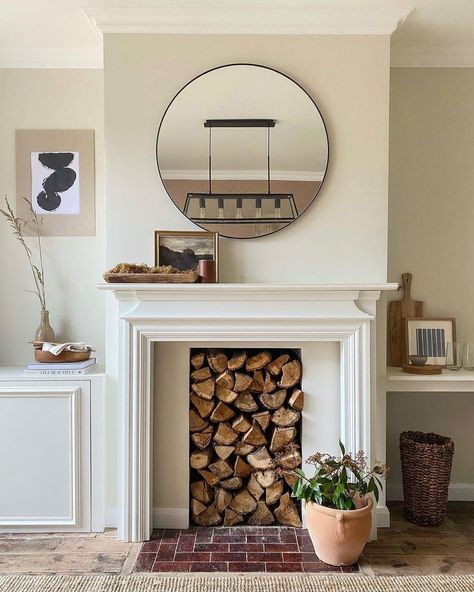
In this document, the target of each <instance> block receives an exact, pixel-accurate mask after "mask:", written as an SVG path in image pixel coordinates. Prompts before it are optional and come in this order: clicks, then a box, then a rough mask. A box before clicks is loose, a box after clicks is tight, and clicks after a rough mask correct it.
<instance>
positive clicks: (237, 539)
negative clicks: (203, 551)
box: [212, 534, 256, 543]
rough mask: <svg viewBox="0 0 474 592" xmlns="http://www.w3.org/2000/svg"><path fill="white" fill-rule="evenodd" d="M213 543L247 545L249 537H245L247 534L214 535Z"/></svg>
mask: <svg viewBox="0 0 474 592" xmlns="http://www.w3.org/2000/svg"><path fill="white" fill-rule="evenodd" d="M212 542H213V543H246V542H247V535H245V534H234V535H226V534H214V536H213V537H212ZM249 542H252V541H249ZM255 542H256V541H255Z"/></svg>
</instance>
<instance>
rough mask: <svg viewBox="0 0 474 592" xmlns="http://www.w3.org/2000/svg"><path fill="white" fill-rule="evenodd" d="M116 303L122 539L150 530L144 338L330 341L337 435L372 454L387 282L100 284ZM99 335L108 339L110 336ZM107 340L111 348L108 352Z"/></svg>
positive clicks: (113, 359)
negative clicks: (335, 346)
mask: <svg viewBox="0 0 474 592" xmlns="http://www.w3.org/2000/svg"><path fill="white" fill-rule="evenodd" d="M98 287H99V289H101V290H109V291H112V292H113V293H114V295H115V299H116V300H115V302H116V308H115V310H114V311H113V314H112V316H111V318H110V319H109V320H110V321H111V324H112V326H111V327H110V332H111V333H112V336H113V338H111V339H109V340H108V344H109V350H108V356H107V357H108V368H107V373H108V375H109V376H110V378H111V380H109V384H110V385H113V384H115V383H117V384H118V397H119V422H120V423H119V443H118V446H119V466H118V486H119V492H118V493H119V495H118V528H119V537H120V538H122V539H123V540H127V541H142V540H146V539H147V538H149V535H150V533H151V530H152V526H153V525H152V511H151V504H152V493H153V492H152V433H153V426H152V421H153V417H152V404H153V381H152V372H153V344H154V343H155V342H176V341H185V342H188V341H189V342H191V341H198V342H200V343H201V344H203V345H205V346H208V347H212V346H213V345H216V344H217V343H219V342H236V343H237V342H246V343H247V342H257V341H258V342H262V341H263V342H268V343H269V347H270V346H271V345H270V344H271V342H282V341H284V342H287V343H288V344H291V343H292V342H294V343H295V342H301V341H336V342H339V343H340V409H341V417H340V437H341V439H342V440H343V441H344V442H345V443H346V446H347V448H348V449H350V450H352V451H356V450H360V449H363V450H366V451H367V453H368V455H369V458H372V459H373V457H374V455H375V451H374V450H373V446H372V442H373V440H374V431H375V430H374V420H375V418H374V415H375V413H374V407H375V404H374V397H375V351H374V347H371V343H372V344H373V343H374V340H375V323H374V321H375V309H376V307H375V304H376V301H377V300H378V299H379V296H380V293H381V292H382V291H385V290H396V289H397V288H398V285H397V284H371V285H363V284H362V285H358V284H349V285H337V284H333V285H283V284H279V285H274V284H100V285H99V286H98ZM110 332H109V335H110ZM111 345H113V347H112V349H113V350H114V351H110V349H111V347H110V346H111Z"/></svg>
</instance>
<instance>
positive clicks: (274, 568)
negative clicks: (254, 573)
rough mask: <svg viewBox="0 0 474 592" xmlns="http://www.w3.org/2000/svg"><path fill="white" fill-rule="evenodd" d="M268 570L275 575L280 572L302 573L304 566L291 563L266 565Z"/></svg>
mask: <svg viewBox="0 0 474 592" xmlns="http://www.w3.org/2000/svg"><path fill="white" fill-rule="evenodd" d="M265 567H266V570H267V571H271V572H274V573H278V572H289V571H291V572H302V571H303V564H302V563H289V562H282V563H266V564H265Z"/></svg>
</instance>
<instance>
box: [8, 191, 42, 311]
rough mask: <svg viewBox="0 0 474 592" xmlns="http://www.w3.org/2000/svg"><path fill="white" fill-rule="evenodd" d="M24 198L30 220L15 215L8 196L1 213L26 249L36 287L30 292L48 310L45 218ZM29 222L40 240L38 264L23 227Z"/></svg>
mask: <svg viewBox="0 0 474 592" xmlns="http://www.w3.org/2000/svg"><path fill="white" fill-rule="evenodd" d="M23 199H24V200H25V201H26V203H27V204H28V207H29V209H30V212H31V219H30V220H24V219H23V218H19V217H17V216H15V214H14V212H13V209H12V207H11V205H10V203H9V201H8V199H7V198H6V197H5V203H6V209H5V210H2V209H0V213H1V214H2V215H3V216H4V217H5V219H6V220H7V222H8V223H9V225H10V227H11V229H12V234H13V236H14V237H15V238H16V239H17V240H18V242H19V243H20V244H21V246H22V247H23V249H24V251H25V254H26V257H27V258H28V263H29V264H30V268H31V273H32V274H33V279H34V282H35V287H36V289H35V290H28V292H32V293H33V294H36V296H37V297H38V300H39V301H40V306H41V310H46V289H45V281H44V269H43V250H42V246H41V225H42V224H43V219H42V218H41V217H38V215H37V213H36V212H35V211H34V210H33V208H32V206H31V202H30V200H28V199H26V198H23ZM27 224H31V225H32V226H33V228H34V230H35V234H36V240H37V241H38V265H35V263H34V262H33V253H32V251H31V249H30V248H29V246H28V245H27V244H26V241H25V237H24V236H23V229H24V228H25V226H26V225H27Z"/></svg>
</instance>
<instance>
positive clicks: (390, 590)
mask: <svg viewBox="0 0 474 592" xmlns="http://www.w3.org/2000/svg"><path fill="white" fill-rule="evenodd" d="M0 591H1V592H474V575H472V576H471V575H469V576H443V575H439V576H437V575H436V576H400V577H383V576H379V577H368V576H363V575H350V576H340V575H334V576H309V575H304V574H297V575H257V576H249V575H235V574H233V575H228V576H222V575H220V576H214V575H212V574H209V575H206V576H203V575H199V576H194V575H182V576H181V575H180V576H175V575H173V576H161V575H158V576H157V575H151V576H0Z"/></svg>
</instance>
